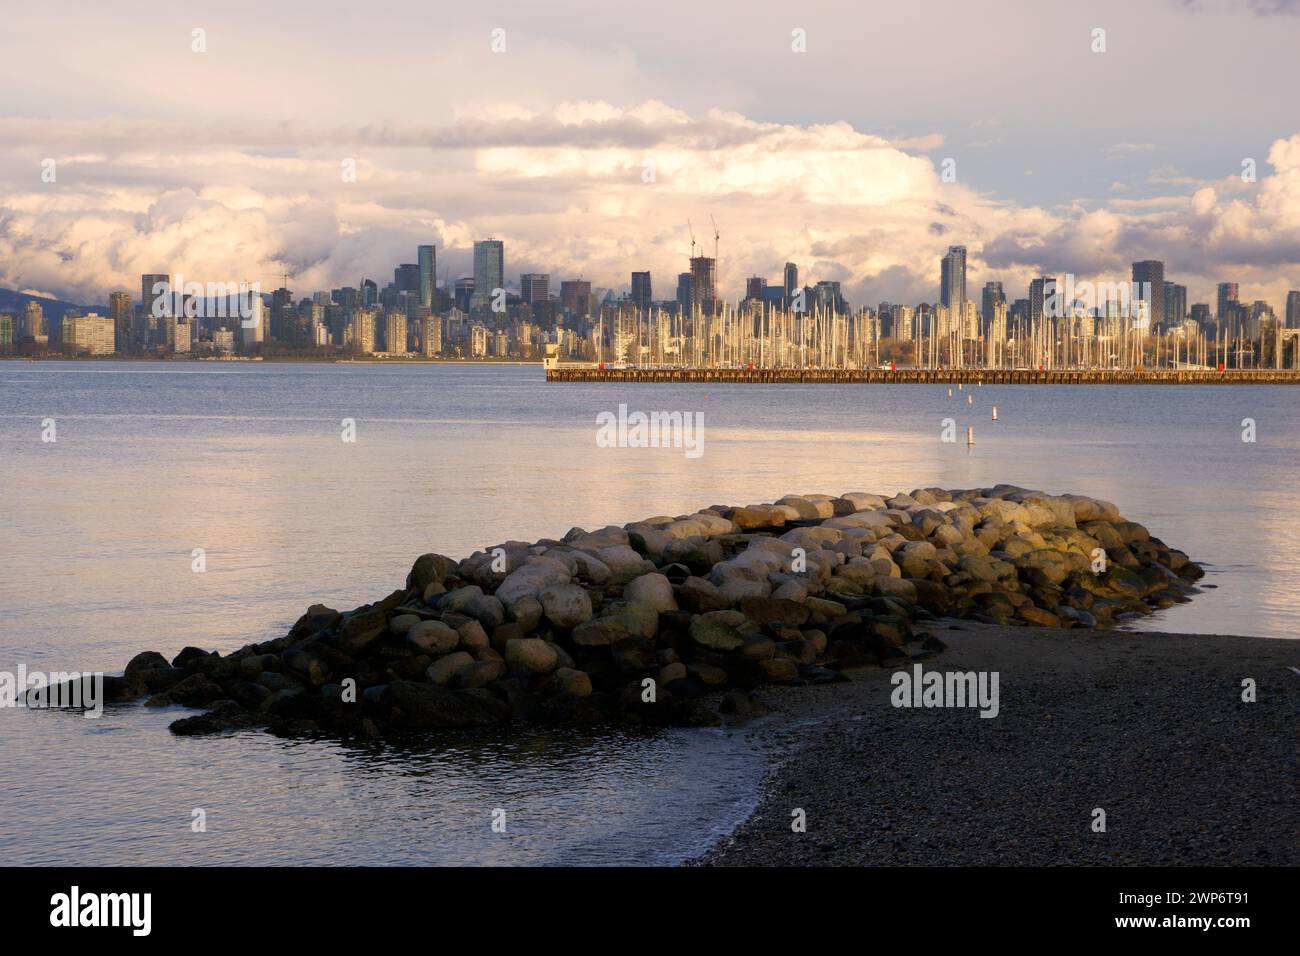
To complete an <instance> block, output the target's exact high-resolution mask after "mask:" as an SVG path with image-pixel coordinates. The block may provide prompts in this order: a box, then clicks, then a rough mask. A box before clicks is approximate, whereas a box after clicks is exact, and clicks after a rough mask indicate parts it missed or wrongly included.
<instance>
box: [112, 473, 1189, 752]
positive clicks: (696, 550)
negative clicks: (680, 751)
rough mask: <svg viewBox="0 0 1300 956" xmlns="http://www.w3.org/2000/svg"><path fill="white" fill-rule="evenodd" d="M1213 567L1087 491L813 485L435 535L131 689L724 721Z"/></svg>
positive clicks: (361, 709) (362, 717)
mask: <svg viewBox="0 0 1300 956" xmlns="http://www.w3.org/2000/svg"><path fill="white" fill-rule="evenodd" d="M1201 573H1202V572H1201V570H1200V568H1199V567H1197V565H1195V564H1193V563H1192V562H1191V561H1189V560H1188V558H1187V556H1186V555H1185V554H1183V553H1182V552H1180V551H1177V550H1174V549H1171V548H1169V547H1167V546H1166V545H1165V544H1163V543H1162V542H1161V541H1160V540H1158V539H1157V538H1154V537H1152V536H1151V535H1150V534H1149V533H1148V532H1147V530H1146V528H1144V527H1142V526H1141V525H1140V524H1136V523H1134V522H1132V521H1126V520H1124V519H1123V518H1122V517H1121V516H1120V513H1119V510H1118V509H1117V508H1116V507H1115V506H1114V505H1113V504H1111V503H1109V502H1106V501H1099V500H1096V499H1093V498H1086V497H1081V496H1078V495H1060V496H1053V495H1047V494H1043V493H1041V492H1035V491H1027V490H1025V489H1021V488H1016V487H1012V486H1008V485H999V486H997V487H995V488H982V489H977V490H970V491H944V490H942V489H938V488H926V489H918V490H915V491H913V492H911V493H910V494H900V495H896V496H894V497H889V498H886V497H882V496H879V495H873V494H865V493H861V492H851V493H847V494H843V495H840V496H838V497H833V496H830V495H791V496H787V497H785V498H782V499H780V500H779V501H777V502H775V503H772V504H763V505H750V506H746V507H724V506H713V507H710V508H706V509H704V510H703V511H700V512H698V513H696V514H692V515H686V516H683V517H666V516H664V517H655V518H648V519H646V520H644V521H637V522H634V523H632V524H629V525H625V526H624V527H621V528H620V527H616V526H612V525H611V526H609V527H605V528H600V529H599V530H595V531H586V530H584V529H581V528H574V529H573V530H571V531H570V532H569V533H568V534H566V535H565V536H564V537H563V538H562V539H561V540H542V541H538V542H535V543H532V544H528V543H524V542H519V541H508V542H505V543H504V544H501V545H499V546H497V547H495V548H490V549H487V550H485V551H481V552H476V553H475V554H472V555H470V556H469V557H468V558H466V559H464V560H463V561H455V560H453V559H451V558H448V557H445V556H443V555H440V554H425V555H422V556H421V557H420V558H419V559H417V560H416V562H415V565H414V567H412V568H411V572H410V574H409V575H408V576H407V579H406V584H405V586H404V587H402V588H400V589H398V590H396V591H394V592H393V593H392V594H390V595H389V596H388V597H386V598H384V599H383V600H381V601H378V602H377V603H375V604H370V605H366V606H364V607H360V608H357V609H355V610H353V611H350V612H347V613H340V612H338V611H335V610H332V609H330V608H327V607H323V606H321V605H314V606H313V607H311V608H309V609H308V610H307V613H306V614H304V615H303V616H302V618H301V619H299V620H298V622H297V623H296V624H295V625H294V626H293V628H292V629H291V630H290V632H289V633H288V634H286V635H285V636H283V637H280V638H278V639H276V640H271V641H266V642H264V643H260V644H253V645H250V646H247V647H244V648H242V649H240V650H238V651H235V652H233V653H231V654H228V655H226V656H222V655H220V654H217V653H207V652H205V651H202V650H199V649H197V648H192V647H191V648H186V649H185V650H183V651H181V653H180V654H179V655H177V656H176V658H175V659H174V660H172V661H171V662H170V663H169V662H168V661H167V660H166V659H165V658H163V656H162V655H160V654H157V653H155V652H147V653H144V654H140V655H138V656H137V657H135V658H134V659H133V660H132V661H131V662H130V664H128V665H127V667H126V672H125V674H124V675H123V677H121V678H112V679H110V683H109V686H108V688H107V690H108V693H109V696H110V698H113V699H130V698H136V697H143V696H145V695H151V696H149V697H148V700H147V701H146V703H147V704H148V705H165V704H183V705H186V706H191V707H207V708H210V709H209V711H208V712H207V713H205V714H202V715H199V716H194V717H187V718H184V719H181V720H178V721H176V722H175V723H173V724H172V727H171V729H172V731H173V732H175V733H178V734H201V733H212V732H219V731H225V730H230V729H236V728H241V727H266V728H267V729H269V730H271V731H272V732H275V733H282V734H304V733H315V732H325V733H331V734H335V733H342V734H347V733H362V734H382V733H390V732H400V731H423V730H430V729H439V728H460V727H480V726H488V725H495V724H502V723H505V722H507V721H510V720H512V719H518V718H524V719H530V720H537V721H548V722H558V723H588V722H594V721H598V720H604V719H610V718H616V719H622V720H627V721H632V722H639V723H643V724H648V725H665V724H681V725H700V724H712V723H717V722H718V720H719V716H718V711H719V709H721V711H722V712H723V713H736V714H740V715H748V714H749V713H750V712H752V711H753V709H754V708H755V707H756V706H757V705H756V702H755V701H754V699H753V698H752V697H751V696H750V695H749V694H748V693H747V692H748V691H749V690H750V689H752V688H753V687H755V686H757V685H759V684H764V683H774V684H782V683H799V682H821V681H833V680H838V679H843V676H842V673H841V672H842V671H843V669H845V668H847V667H853V666H861V665H869V664H884V663H894V662H906V661H907V660H909V659H917V658H921V657H925V656H929V655H930V654H932V653H934V652H935V651H937V650H941V649H942V645H941V643H940V642H939V641H937V640H936V639H934V638H928V639H925V640H921V639H920V638H918V637H917V636H916V635H915V634H914V632H913V630H912V624H913V622H915V621H917V620H918V619H925V618H932V617H959V618H963V617H969V618H975V619H978V620H981V621H985V622H990V623H998V624H1012V625H1015V624H1033V625H1039V626H1048V627H1105V626H1107V625H1110V624H1112V623H1114V622H1117V621H1123V620H1126V619H1128V618H1131V617H1136V616H1138V615H1143V614H1149V613H1151V612H1152V610H1153V609H1155V608H1160V607H1167V606H1169V605H1171V604H1173V603H1174V602H1179V601H1185V600H1187V599H1188V598H1187V595H1188V594H1189V593H1191V592H1192V591H1193V590H1194V589H1193V588H1192V587H1191V586H1190V583H1189V582H1191V581H1193V580H1195V579H1196V578H1198V577H1200V576H1201ZM714 692H722V693H721V695H719V693H714Z"/></svg>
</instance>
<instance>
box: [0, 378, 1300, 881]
mask: <svg viewBox="0 0 1300 956" xmlns="http://www.w3.org/2000/svg"><path fill="white" fill-rule="evenodd" d="M968 391H970V392H971V393H972V394H973V395H974V397H975V403H974V405H967V404H966V402H965V394H966V392H964V391H958V390H956V389H954V393H953V394H954V396H955V397H954V398H952V399H949V398H948V396H947V388H946V386H945V387H941V388H929V387H902V386H894V387H889V386H880V387H867V386H845V387H829V386H808V387H801V386H773V387H745V386H737V387H725V386H627V387H617V388H615V387H604V386H588V385H565V386H559V385H555V386H547V385H545V384H544V383H543V381H542V372H541V370H540V368H537V367H517V366H500V367H487V366H485V367H450V366H428V365H421V366H403V367H381V366H368V365H340V366H326V365H305V366H291V365H243V364H240V365H233V364H231V365H216V364H212V365H207V364H205V365H202V366H191V365H185V366H180V365H163V364H158V365H108V364H91V363H39V364H34V363H20V362H2V363H0V477H2V478H3V489H4V491H3V494H2V495H0V534H3V542H2V547H0V669H7V670H13V669H14V668H16V666H17V664H18V662H20V661H21V662H24V663H26V665H27V666H28V667H29V668H41V669H47V670H70V669H82V670H93V669H103V670H108V671H120V669H121V667H122V665H123V664H124V663H125V662H126V660H127V659H129V658H130V657H131V656H132V655H133V654H134V653H136V652H137V651H139V650H142V649H156V650H159V651H161V652H163V653H164V654H166V655H168V656H169V657H170V656H171V655H172V654H174V653H175V652H176V651H177V650H179V649H180V648H181V647H182V646H183V645H185V644H197V645H200V646H204V647H210V648H217V649H221V650H230V649H233V648H236V647H239V646H241V645H243V644H245V643H248V642H250V641H254V640H262V639H265V638H268V637H273V636H278V635H279V634H281V633H283V632H284V630H285V628H286V627H287V626H288V625H289V624H291V623H292V622H293V620H294V619H296V617H297V616H298V615H299V614H300V613H301V612H302V610H303V609H304V608H305V607H306V606H307V605H308V604H310V603H313V602H317V601H319V602H323V603H325V604H329V605H331V606H334V607H338V608H342V609H347V608H351V607H354V606H356V605H358V604H361V603H364V602H367V601H369V600H372V599H374V598H376V597H378V596H381V595H383V594H387V593H388V592H389V591H391V590H393V589H394V588H395V587H398V586H400V585H401V583H402V582H403V580H404V578H405V574H406V571H407V570H408V569H409V567H410V564H411V561H412V560H413V559H414V557H415V556H416V555H418V554H421V553H422V552H424V551H429V550H436V551H440V552H443V553H446V554H450V555H453V556H457V557H459V556H463V555H465V554H468V553H469V552H470V551H472V550H475V549H477V548H481V547H484V546H486V545H491V544H495V543H497V542H499V541H503V540H506V539H523V540H534V539H536V538H539V537H545V536H552V537H554V536H559V535H561V534H563V533H564V532H565V531H566V530H568V529H569V528H570V527H571V526H573V525H582V526H586V527H597V526H600V525H604V524H608V523H619V524H621V523H624V522H626V521H630V520H634V519H639V518H644V517H648V516H650V515H654V514H680V513H683V512H686V511H690V510H694V509H696V508H699V507H702V506H706V505H709V504H719V503H748V502H757V501H770V500H772V499H774V498H776V497H779V496H780V495H782V494H784V493H787V492H814V491H816V492H827V493H838V492H843V491H850V490H865V491H878V492H891V493H892V492H894V491H897V490H910V489H911V488H914V487H917V486H922V485H940V486H944V487H971V486H979V485H987V484H994V483H997V482H1003V481H1005V482H1012V483H1016V484H1021V485H1025V486H1030V487H1038V488H1042V489H1044V490H1047V491H1057V492H1062V491H1073V492H1080V493H1084V494H1091V495H1097V496H1100V497H1103V498H1108V499H1110V500H1113V501H1115V502H1116V503H1117V504H1119V506H1120V508H1121V510H1122V511H1123V512H1124V514H1125V515H1126V516H1128V517H1131V518H1133V519H1135V520H1138V521H1141V522H1143V523H1144V524H1146V525H1147V526H1148V527H1150V528H1151V529H1152V531H1153V532H1154V533H1155V534H1157V535H1159V536H1161V537H1162V538H1164V539H1165V540H1166V541H1167V542H1169V543H1170V544H1172V545H1173V546H1175V547H1180V548H1182V549H1184V550H1186V551H1187V552H1188V553H1189V554H1190V555H1191V556H1192V557H1193V558H1195V559H1197V560H1199V561H1202V562H1204V563H1206V564H1207V565H1208V566H1210V571H1211V573H1210V575H1209V576H1208V577H1207V579H1206V582H1207V583H1209V584H1213V585H1216V587H1214V588H1208V589H1206V591H1205V593H1203V594H1201V595H1199V596H1198V597H1197V598H1196V599H1195V600H1194V601H1193V602H1192V603H1191V604H1188V605H1183V606H1180V607H1176V608H1173V609H1171V610H1169V611H1166V612H1162V613H1161V614H1159V615H1157V616H1155V617H1153V618H1150V619H1147V620H1145V621H1143V622H1142V625H1141V626H1143V627H1147V628H1157V629H1162V630H1170V631H1184V632H1217V633H1245V634H1258V635H1267V636H1273V637H1294V636H1295V628H1294V624H1293V621H1294V620H1295V617H1296V613H1297V610H1300V588H1298V587H1297V585H1298V584H1300V580H1297V579H1298V577H1300V575H1298V574H1297V571H1296V568H1297V566H1300V497H1297V495H1296V493H1295V490H1294V487H1293V486H1294V484H1295V478H1296V465H1297V462H1300V454H1298V452H1300V404H1298V402H1297V399H1298V398H1300V393H1298V392H1295V391H1293V390H1288V389H1278V388H1274V389H1270V388H1249V387H1230V388H1213V387H1206V388H1170V387H1151V388H1135V387H1129V388H1078V387H1075V388H1046V387H1021V388H1011V387H1000V388H994V387H991V386H984V387H982V388H972V389H968ZM620 402H625V403H627V404H628V406H629V408H630V409H632V410H637V409H641V410H646V411H649V410H660V409H663V410H679V411H697V412H702V413H703V414H704V420H705V446H704V447H705V450H704V454H703V456H702V457H700V458H697V459H689V458H687V457H686V455H685V453H684V452H683V451H682V450H675V449H667V448H665V449H608V448H599V447H597V446H596V443H595V431H596V427H595V417H596V415H597V413H598V412H601V411H614V410H616V409H617V406H618V404H619V403H620ZM994 403H996V404H997V405H998V408H999V418H1000V420H999V421H998V422H996V423H993V422H991V421H990V420H989V419H990V405H992V404H994ZM945 417H952V418H954V419H955V421H956V423H957V425H958V433H959V435H964V433H965V428H966V425H968V424H973V425H974V427H975V438H976V444H975V445H974V447H972V448H967V447H966V446H965V444H964V443H958V444H944V443H942V442H941V441H940V440H939V431H940V427H941V424H940V423H941V420H942V419H943V418H945ZM47 418H49V419H54V420H55V423H56V428H57V441H55V442H53V443H48V442H42V441H41V432H42V421H43V420H44V419H47ZM345 418H351V419H354V420H355V422H356V435H357V438H356V441H355V443H345V442H343V441H342V440H341V438H340V433H341V421H342V420H343V419H345ZM1244 418H1252V419H1254V421H1255V422H1256V427H1257V432H1258V441H1257V442H1256V443H1254V444H1247V443H1244V442H1242V440H1241V432H1242V426H1241V422H1242V419H1244ZM195 548H203V549H204V550H205V552H206V560H207V570H206V572H205V573H202V574H196V573H193V572H192V571H191V562H192V556H191V555H192V551H193V549H195ZM176 716H178V712H175V711H173V712H161V713H159V712H154V713H147V712H144V711H143V709H142V708H138V707H136V708H128V709H125V710H120V711H117V712H113V713H110V714H107V715H106V716H105V717H104V718H102V719H100V720H98V721H93V720H83V719H81V718H79V717H73V716H70V715H64V714H35V713H27V712H22V711H0V722H2V723H0V741H2V742H3V743H2V746H3V753H4V759H5V763H6V770H7V771H8V773H7V777H8V779H9V780H11V781H16V780H21V781H23V785H22V786H21V787H17V788H15V787H13V786H7V787H6V788H5V789H4V793H3V795H2V796H0V853H3V854H4V855H5V858H6V859H8V860H10V861H13V862H32V861H44V862H124V863H125V862H133V863H134V862H167V861H177V862H182V861H183V862H212V863H225V862H236V861H246V862H267V863H276V862H286V863H289V862H320V863H326V862H328V863H362V862H402V863H407V862H410V863H421V862H460V861H470V862H567V861H573V862H593V863H599V862H673V861H675V860H678V859H681V858H682V857H683V856H686V855H688V854H690V853H691V852H693V851H694V850H696V849H698V848H699V847H700V846H701V845H703V844H705V843H707V842H709V840H710V839H711V838H712V837H713V836H714V835H716V833H717V832H718V829H719V828H725V827H726V826H727V825H728V824H729V823H730V822H734V821H735V820H736V819H738V818H739V817H742V816H743V815H744V814H745V813H746V812H747V809H748V807H749V806H750V804H751V801H752V799H753V787H754V784H755V782H756V780H757V779H758V775H759V774H760V772H761V770H762V767H763V758H762V756H761V755H760V754H757V753H756V752H754V749H753V743H752V741H751V740H750V739H749V738H748V737H747V736H746V735H744V734H727V733H723V732H718V731H698V732H697V731H690V732H672V733H662V734H655V735H646V736H633V737H622V738H620V737H611V736H608V735H602V736H600V737H597V738H592V739H583V738H575V737H572V736H568V735H566V736H564V737H563V738H561V739H556V738H554V737H548V736H539V735H534V734H512V735H506V736H491V737H486V738H485V737H476V738H467V737H459V738H455V739H449V740H445V741H438V742H437V744H436V745H432V746H430V747H429V748H428V749H426V750H421V751H418V752H412V751H409V750H407V751H395V750H391V749H385V748H383V747H378V746H377V747H374V748H369V749H357V748H352V747H344V746H341V745H338V744H330V743H317V742H285V741H281V740H275V739H272V738H269V737H264V736H261V735H245V736H241V737H237V738H223V739H207V740H192V739H191V740H186V739H179V738H174V737H172V736H171V735H170V734H168V733H167V732H166V729H165V728H166V724H167V723H169V722H170V721H171V720H173V719H175V717H176ZM195 807H199V808H204V809H205V810H206V811H207V814H208V821H209V825H208V833H206V834H201V835H200V834H191V833H190V832H189V820H190V811H191V809H192V808H195ZM495 807H502V808H504V809H505V810H506V811H507V834H506V835H502V834H493V833H492V832H491V830H490V828H489V827H488V825H487V823H488V816H489V815H490V813H491V810H492V809H493V808H495ZM33 834H40V835H41V836H34V835H33Z"/></svg>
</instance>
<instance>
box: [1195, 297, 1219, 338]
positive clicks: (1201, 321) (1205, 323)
mask: <svg viewBox="0 0 1300 956" xmlns="http://www.w3.org/2000/svg"><path fill="white" fill-rule="evenodd" d="M1192 321H1193V322H1195V323H1196V324H1197V325H1199V326H1200V327H1201V331H1202V332H1208V333H1210V334H1211V335H1213V334H1214V317H1213V316H1211V315H1210V304H1209V303H1208V302H1197V303H1196V304H1195V305H1193V306H1192Z"/></svg>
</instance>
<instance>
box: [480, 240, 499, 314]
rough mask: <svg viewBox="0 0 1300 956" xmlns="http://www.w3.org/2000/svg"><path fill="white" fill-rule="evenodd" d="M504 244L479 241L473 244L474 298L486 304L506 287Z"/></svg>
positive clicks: (492, 241) (493, 241)
mask: <svg viewBox="0 0 1300 956" xmlns="http://www.w3.org/2000/svg"><path fill="white" fill-rule="evenodd" d="M505 249H506V247H505V243H504V242H502V241H501V240H500V239H481V240H479V241H478V242H476V243H474V298H475V299H478V300H479V301H480V302H481V303H483V304H487V303H489V302H490V301H491V300H492V297H493V296H494V295H496V290H497V289H504V288H505V285H506V279H505V276H506V263H505V256H506V252H505Z"/></svg>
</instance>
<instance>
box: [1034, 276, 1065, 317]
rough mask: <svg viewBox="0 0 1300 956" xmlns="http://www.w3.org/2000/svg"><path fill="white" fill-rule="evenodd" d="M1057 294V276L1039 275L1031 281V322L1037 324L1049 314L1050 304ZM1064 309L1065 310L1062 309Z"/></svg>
mask: <svg viewBox="0 0 1300 956" xmlns="http://www.w3.org/2000/svg"><path fill="white" fill-rule="evenodd" d="M1055 296H1056V277H1055V276H1039V277H1038V278H1037V279H1034V280H1032V281H1031V282H1030V283H1029V315H1028V319H1029V321H1030V323H1031V324H1036V323H1038V322H1041V321H1042V320H1043V317H1044V316H1046V315H1047V313H1048V309H1049V307H1050V306H1049V304H1050V303H1052V300H1053V299H1054V297H1055ZM1062 311H1063V310H1062Z"/></svg>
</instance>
